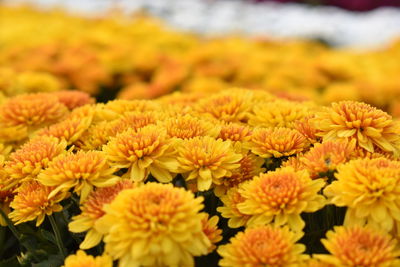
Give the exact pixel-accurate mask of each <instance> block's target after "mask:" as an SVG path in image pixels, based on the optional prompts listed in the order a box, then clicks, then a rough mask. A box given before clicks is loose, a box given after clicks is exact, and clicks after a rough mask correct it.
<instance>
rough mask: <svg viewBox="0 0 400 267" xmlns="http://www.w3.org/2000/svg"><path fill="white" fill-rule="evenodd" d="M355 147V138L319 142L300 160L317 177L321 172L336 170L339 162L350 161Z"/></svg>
mask: <svg viewBox="0 0 400 267" xmlns="http://www.w3.org/2000/svg"><path fill="white" fill-rule="evenodd" d="M355 147H356V142H355V140H352V141H350V142H348V141H347V140H343V141H336V142H334V141H327V142H324V143H322V144H320V143H317V144H315V145H314V147H313V148H311V149H310V151H308V152H307V153H305V154H304V155H303V156H301V157H300V158H299V160H300V161H301V162H302V164H303V165H304V167H305V168H306V169H307V170H308V171H309V172H310V173H311V174H312V176H313V177H317V176H318V175H319V174H320V173H325V172H328V171H334V170H336V168H337V167H338V166H339V164H342V163H345V162H347V161H349V160H350V159H351V158H352V154H353V152H354V149H355Z"/></svg>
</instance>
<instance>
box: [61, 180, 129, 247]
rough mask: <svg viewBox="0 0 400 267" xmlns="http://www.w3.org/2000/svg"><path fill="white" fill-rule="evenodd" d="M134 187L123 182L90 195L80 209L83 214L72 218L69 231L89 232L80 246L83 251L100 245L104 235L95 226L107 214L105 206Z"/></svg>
mask: <svg viewBox="0 0 400 267" xmlns="http://www.w3.org/2000/svg"><path fill="white" fill-rule="evenodd" d="M133 187H134V185H133V183H132V182H131V181H130V180H121V181H119V182H117V183H116V184H115V185H112V186H108V187H102V188H98V189H96V190H95V191H92V192H91V193H90V194H89V196H88V197H87V199H86V201H85V202H84V203H83V205H81V207H80V208H81V211H82V212H81V214H79V215H77V216H74V217H72V221H71V222H70V223H69V225H68V229H69V231H71V232H73V233H79V232H85V231H88V232H87V234H86V236H85V239H84V240H83V242H82V243H81V244H80V246H79V247H80V248H81V249H89V248H92V247H94V246H96V245H98V244H99V243H100V241H101V239H102V238H103V235H102V234H101V233H99V232H98V231H97V230H96V229H95V228H94V225H95V223H96V221H97V220H98V219H100V218H101V217H103V215H104V214H105V211H104V209H103V208H104V205H106V204H109V203H111V202H112V201H113V200H114V198H115V197H116V196H117V195H118V194H119V193H120V192H121V191H122V190H125V189H129V188H133Z"/></svg>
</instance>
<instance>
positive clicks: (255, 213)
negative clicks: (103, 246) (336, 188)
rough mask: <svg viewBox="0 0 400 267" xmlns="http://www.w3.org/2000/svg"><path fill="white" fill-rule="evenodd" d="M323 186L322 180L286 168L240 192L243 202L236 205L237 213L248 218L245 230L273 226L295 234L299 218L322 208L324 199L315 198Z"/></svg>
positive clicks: (301, 224) (300, 226)
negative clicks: (282, 227)
mask: <svg viewBox="0 0 400 267" xmlns="http://www.w3.org/2000/svg"><path fill="white" fill-rule="evenodd" d="M324 184H325V183H324V181H323V180H322V179H315V180H311V178H310V176H309V174H308V172H307V171H294V170H293V168H290V167H285V168H282V169H278V170H276V171H271V172H268V173H262V174H260V175H259V176H256V177H254V178H253V180H251V181H250V182H249V183H245V184H243V186H242V187H241V188H240V191H239V192H240V194H241V195H242V196H243V197H244V198H245V201H243V202H242V203H240V204H238V209H239V211H240V212H241V213H244V214H247V215H251V216H252V217H251V218H250V219H249V222H248V225H249V226H254V225H266V224H269V223H272V222H273V223H274V224H275V225H277V226H280V225H286V224H287V225H289V227H290V228H291V229H293V230H295V231H299V230H302V229H303V228H304V226H305V223H304V221H303V220H302V219H301V217H300V214H301V213H303V212H314V211H317V210H319V209H321V208H322V207H323V206H324V205H325V198H324V197H323V196H322V195H319V194H318V192H319V191H320V190H321V188H322V187H323V186H324Z"/></svg>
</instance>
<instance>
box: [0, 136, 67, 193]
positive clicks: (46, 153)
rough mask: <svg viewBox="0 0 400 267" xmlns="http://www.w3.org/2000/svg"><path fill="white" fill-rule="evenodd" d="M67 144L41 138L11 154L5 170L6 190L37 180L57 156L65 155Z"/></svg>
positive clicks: (4, 182) (48, 138)
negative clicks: (40, 173)
mask: <svg viewBox="0 0 400 267" xmlns="http://www.w3.org/2000/svg"><path fill="white" fill-rule="evenodd" d="M66 147H67V143H66V142H65V141H59V140H58V139H57V138H54V137H40V138H34V139H32V140H30V141H29V142H28V143H26V144H24V145H23V146H22V147H21V148H20V149H18V150H17V151H15V152H14V153H11V154H10V157H9V160H8V161H7V162H6V163H5V167H4V170H5V171H6V173H7V179H6V180H4V181H3V184H4V186H5V187H4V189H10V188H12V187H14V186H16V185H18V184H21V183H23V182H25V181H29V180H34V179H36V177H37V175H38V174H39V172H40V171H41V170H43V169H44V168H46V167H47V166H48V165H49V163H50V161H52V160H53V158H55V157H56V156H58V155H60V154H63V153H64V152H65V148H66Z"/></svg>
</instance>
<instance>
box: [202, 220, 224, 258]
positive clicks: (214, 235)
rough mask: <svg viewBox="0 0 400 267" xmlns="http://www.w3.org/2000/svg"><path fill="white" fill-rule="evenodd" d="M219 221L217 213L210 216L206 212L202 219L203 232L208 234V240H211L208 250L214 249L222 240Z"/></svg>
mask: <svg viewBox="0 0 400 267" xmlns="http://www.w3.org/2000/svg"><path fill="white" fill-rule="evenodd" d="M218 221H219V217H218V216H216V215H215V216H212V217H211V218H209V215H208V214H207V213H205V214H204V218H203V219H202V220H201V224H202V227H203V233H204V234H205V235H206V236H207V238H208V240H210V244H211V246H210V247H209V248H208V252H212V251H214V249H215V248H216V247H217V246H216V245H215V244H217V243H218V242H219V241H221V240H222V230H221V229H218Z"/></svg>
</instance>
